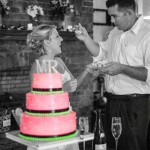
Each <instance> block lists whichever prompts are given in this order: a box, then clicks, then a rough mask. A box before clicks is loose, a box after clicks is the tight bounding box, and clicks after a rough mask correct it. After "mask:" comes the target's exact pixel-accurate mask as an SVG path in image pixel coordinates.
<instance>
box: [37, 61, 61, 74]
mask: <svg viewBox="0 0 150 150" xmlns="http://www.w3.org/2000/svg"><path fill="white" fill-rule="evenodd" d="M35 61H36V66H37V72H38V73H52V71H53V72H58V71H57V70H56V66H57V64H58V63H57V61H55V60H42V61H40V62H39V60H37V59H36V60H35Z"/></svg>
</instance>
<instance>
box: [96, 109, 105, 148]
mask: <svg viewBox="0 0 150 150" xmlns="http://www.w3.org/2000/svg"><path fill="white" fill-rule="evenodd" d="M95 113H96V121H95V127H94V149H95V150H106V135H105V132H104V129H103V124H102V119H101V109H97V110H95Z"/></svg>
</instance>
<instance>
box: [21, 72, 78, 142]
mask: <svg viewBox="0 0 150 150" xmlns="http://www.w3.org/2000/svg"><path fill="white" fill-rule="evenodd" d="M69 106H70V103H69V97H68V93H67V92H63V91H62V76H61V74H59V73H36V74H34V75H33V82H32V91H31V93H27V94H26V111H25V112H24V113H22V115H21V122H20V133H19V136H20V137H21V138H24V139H27V140H45V141H49V140H61V139H66V138H71V137H74V136H76V135H77V130H76V128H77V127H76V113H75V112H73V111H72V110H70V109H69V108H70V107H69Z"/></svg>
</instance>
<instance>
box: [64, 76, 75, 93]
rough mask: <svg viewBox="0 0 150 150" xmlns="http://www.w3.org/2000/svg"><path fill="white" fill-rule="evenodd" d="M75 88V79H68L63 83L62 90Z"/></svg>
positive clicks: (69, 90) (73, 89)
mask: <svg viewBox="0 0 150 150" xmlns="http://www.w3.org/2000/svg"><path fill="white" fill-rule="evenodd" d="M76 88H77V80H76V79H73V80H70V81H68V82H66V83H65V84H64V85H63V90H64V91H67V92H74V91H75V90H76Z"/></svg>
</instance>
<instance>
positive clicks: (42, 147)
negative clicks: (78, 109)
mask: <svg viewBox="0 0 150 150" xmlns="http://www.w3.org/2000/svg"><path fill="white" fill-rule="evenodd" d="M18 133H19V130H17V131H11V132H7V133H6V137H7V138H8V139H11V140H13V141H15V142H18V143H21V144H23V145H26V146H27V147H28V148H29V149H30V148H31V149H32V150H46V149H49V148H56V147H58V146H59V147H60V146H64V145H69V144H73V143H79V142H83V149H84V150H85V142H86V141H90V140H92V144H93V139H94V134H93V133H86V134H84V135H78V136H76V137H73V138H70V139H66V140H59V141H48V142H47V141H46V142H43V141H28V140H24V139H22V138H20V137H19V136H18Z"/></svg>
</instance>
